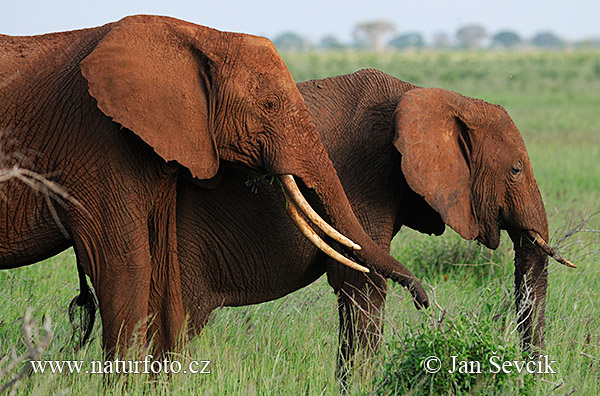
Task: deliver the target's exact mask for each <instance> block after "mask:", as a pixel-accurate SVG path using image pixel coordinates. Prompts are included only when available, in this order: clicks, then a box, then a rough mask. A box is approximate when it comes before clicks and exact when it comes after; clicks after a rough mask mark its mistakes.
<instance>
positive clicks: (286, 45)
mask: <svg viewBox="0 0 600 396" xmlns="http://www.w3.org/2000/svg"><path fill="white" fill-rule="evenodd" d="M273 44H275V47H277V49H278V50H283V51H290V50H291V51H305V50H307V49H309V48H310V43H309V42H308V40H306V39H305V38H304V37H302V36H301V35H299V34H298V33H295V32H284V33H281V34H280V35H279V36H277V37H275V39H274V40H273Z"/></svg>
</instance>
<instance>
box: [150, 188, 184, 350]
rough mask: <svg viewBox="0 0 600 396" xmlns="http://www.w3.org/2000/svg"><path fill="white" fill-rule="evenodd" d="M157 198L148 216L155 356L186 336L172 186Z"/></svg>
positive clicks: (152, 327)
mask: <svg viewBox="0 0 600 396" xmlns="http://www.w3.org/2000/svg"><path fill="white" fill-rule="evenodd" d="M172 186H173V188H167V189H165V190H164V191H163V193H162V194H161V195H160V196H159V198H158V202H160V203H161V204H160V206H159V207H158V208H156V210H155V211H154V212H153V213H152V214H151V215H150V221H149V227H150V243H149V245H150V255H151V257H152V275H151V279H150V295H149V309H150V312H153V313H155V316H154V320H153V321H152V323H151V324H150V331H149V334H150V335H151V336H153V337H154V345H155V346H156V350H157V352H158V353H160V352H163V351H166V350H171V349H173V348H175V346H176V345H177V343H178V341H180V340H181V339H180V338H181V337H182V336H184V335H185V334H183V333H182V329H183V327H184V323H185V311H184V308H183V299H182V296H181V281H180V268H179V261H178V255H177V229H176V205H175V191H176V189H175V184H174V183H173V184H172Z"/></svg>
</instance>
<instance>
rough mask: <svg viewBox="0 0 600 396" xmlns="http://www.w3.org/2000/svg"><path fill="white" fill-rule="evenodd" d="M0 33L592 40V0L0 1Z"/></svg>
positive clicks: (596, 8)
mask: <svg viewBox="0 0 600 396" xmlns="http://www.w3.org/2000/svg"><path fill="white" fill-rule="evenodd" d="M2 3H3V4H2V5H1V6H0V33H4V34H15V35H17V34H39V33H46V32H53V31H61V30H71V29H77V28H82V27H92V26H98V25H102V24H104V23H106V22H111V21H116V20H118V19H120V18H122V17H123V16H126V15H132V14H141V13H144V14H159V15H169V16H173V17H177V18H181V19H185V20H188V21H190V22H195V23H198V24H201V25H207V26H211V27H214V28H217V29H221V30H230V31H238V32H245V33H252V34H258V35H263V36H267V37H270V38H274V37H275V36H276V35H277V34H279V33H281V32H283V31H287V30H292V31H296V32H298V33H301V34H302V35H305V36H307V37H309V38H311V39H312V40H313V41H317V40H319V39H320V38H321V37H323V36H324V35H326V34H334V35H336V36H337V37H338V38H340V39H341V40H342V41H349V40H350V39H351V33H352V28H353V27H354V25H355V24H356V23H357V22H360V21H365V20H372V19H379V18H385V19H388V20H391V21H392V22H394V23H395V24H396V26H397V28H398V29H399V31H415V30H416V31H420V32H422V33H424V34H425V37H426V39H431V37H432V36H433V34H435V33H437V32H446V33H449V34H452V35H454V33H455V32H456V30H457V28H458V27H461V26H464V25H465V24H470V23H478V24H482V25H484V26H485V27H486V28H487V30H488V32H490V33H495V32H497V31H499V30H500V29H511V30H515V31H517V32H518V33H519V34H521V35H523V36H524V37H525V38H528V37H531V36H532V35H533V34H535V33H537V32H539V31H544V30H551V31H553V32H555V33H557V34H558V35H559V36H561V37H563V38H567V39H570V40H577V39H582V38H586V37H600V0H567V1H565V0H495V1H493V2H488V1H486V0H453V1H442V0H421V1H415V0H410V1H404V0H393V1H391V0H386V1H384V0H362V1H355V0H346V1H339V0H335V1H327V0H302V1H300V0H298V1H291V2H290V1H284V0H255V1H227V0H221V1H214V0H213V1H205V0H202V1H200V0H196V1H193V0H188V1H177V0H166V1H165V0H163V1H158V0H145V1H140V0H133V1H128V0H120V1H119V0H97V1H93V2H87V1H85V0H43V1H42V0H2Z"/></svg>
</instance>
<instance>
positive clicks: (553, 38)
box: [531, 32, 565, 48]
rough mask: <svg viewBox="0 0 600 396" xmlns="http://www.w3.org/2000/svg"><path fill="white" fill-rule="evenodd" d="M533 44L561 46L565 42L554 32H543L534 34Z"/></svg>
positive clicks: (549, 46)
mask: <svg viewBox="0 0 600 396" xmlns="http://www.w3.org/2000/svg"><path fill="white" fill-rule="evenodd" d="M531 44H533V45H535V46H536V47H545V48H561V47H563V46H564V45H565V42H564V41H563V40H562V39H561V38H560V37H558V36H557V35H556V34H554V33H552V32H541V33H538V34H536V35H535V36H533V38H532V39H531Z"/></svg>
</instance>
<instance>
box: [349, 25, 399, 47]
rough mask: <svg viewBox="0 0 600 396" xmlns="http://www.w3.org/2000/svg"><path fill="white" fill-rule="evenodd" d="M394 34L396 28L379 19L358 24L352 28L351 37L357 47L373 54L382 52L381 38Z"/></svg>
mask: <svg viewBox="0 0 600 396" xmlns="http://www.w3.org/2000/svg"><path fill="white" fill-rule="evenodd" d="M395 32H396V26H395V25H394V23H393V22H390V21H386V20H383V19H379V20H376V21H370V22H363V23H359V24H358V25H356V27H355V28H354V32H353V36H354V40H355V42H356V44H357V46H359V47H366V48H369V49H372V50H374V51H375V52H383V50H384V46H383V37H384V36H385V35H386V34H390V33H392V34H393V33H395Z"/></svg>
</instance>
